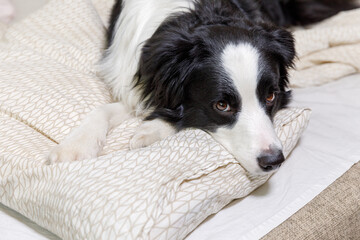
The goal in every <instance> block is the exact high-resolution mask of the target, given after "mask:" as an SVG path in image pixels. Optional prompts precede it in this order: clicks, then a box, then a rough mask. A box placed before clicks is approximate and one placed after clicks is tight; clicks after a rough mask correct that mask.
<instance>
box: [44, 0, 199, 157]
mask: <svg viewBox="0 0 360 240" xmlns="http://www.w3.org/2000/svg"><path fill="white" fill-rule="evenodd" d="M193 1H194V0H172V1H169V0H123V10H122V12H121V15H120V17H119V19H118V21H117V23H116V25H115V29H114V31H115V32H116V34H115V36H114V38H113V41H112V45H111V46H110V47H109V49H108V50H107V52H106V56H105V58H104V59H103V61H102V63H101V64H100V75H101V76H102V77H103V79H104V81H105V82H106V83H107V84H108V86H109V87H110V88H111V90H112V93H113V96H114V98H116V99H117V100H118V101H120V103H115V104H110V105H106V106H104V107H101V108H99V109H97V110H95V111H94V112H92V113H91V114H90V115H89V116H88V117H87V118H86V119H85V121H84V123H82V125H81V126H79V127H78V128H77V129H75V130H74V131H73V132H72V133H71V134H70V135H69V136H68V137H67V138H66V139H65V140H64V141H63V142H61V143H60V144H59V145H58V146H57V147H55V148H54V149H53V150H52V151H51V153H50V155H49V157H48V163H55V162H63V161H74V160H82V159H87V158H94V157H96V156H97V155H98V153H99V152H100V151H101V148H102V145H103V144H104V142H105V140H106V135H107V133H108V131H109V130H110V129H111V128H113V127H116V126H117V125H118V124H120V123H121V122H122V121H124V120H126V119H127V118H129V117H130V116H131V114H133V115H142V116H144V115H145V114H146V111H144V109H143V106H142V105H141V102H140V94H139V92H138V90H137V89H134V88H133V85H132V83H133V81H134V79H133V78H134V75H135V74H136V71H137V68H138V63H139V59H140V54H141V48H142V46H143V44H144V42H145V41H146V40H147V39H148V38H150V37H151V36H152V35H153V33H154V32H155V31H156V29H157V28H158V27H159V25H160V24H161V23H162V22H163V21H164V20H165V19H166V18H167V17H168V16H170V15H171V14H173V13H176V12H179V11H189V9H191V8H193ZM174 133H175V129H174V128H173V127H172V126H170V125H169V124H168V123H166V122H164V121H162V120H153V121H150V122H147V123H144V124H143V125H142V126H141V127H140V128H139V132H138V133H137V134H135V136H134V138H133V139H132V140H131V143H130V145H131V147H132V148H138V147H143V146H147V145H149V144H151V143H153V142H156V141H158V140H161V139H163V138H165V137H167V136H169V135H171V134H174Z"/></svg>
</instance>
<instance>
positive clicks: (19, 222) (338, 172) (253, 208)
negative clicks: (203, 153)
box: [0, 75, 360, 240]
mask: <svg viewBox="0 0 360 240" xmlns="http://www.w3.org/2000/svg"><path fill="white" fill-rule="evenodd" d="M293 92H294V101H293V103H292V104H293V105H294V106H307V107H310V108H312V110H313V114H312V119H311V121H310V124H309V126H308V130H307V131H305V133H304V135H303V137H302V138H301V140H300V142H299V144H298V146H297V147H296V148H295V150H294V151H293V152H292V154H291V155H290V157H289V158H288V160H287V161H286V163H285V164H284V166H282V168H281V169H280V171H279V172H277V173H276V174H275V175H274V176H273V177H272V178H271V179H270V180H269V181H268V183H266V184H265V185H263V186H262V187H260V188H259V189H258V190H256V191H255V192H253V193H252V194H251V195H250V196H248V197H247V198H245V199H242V200H238V201H234V202H232V203H231V204H230V205H229V206H227V207H226V208H224V209H223V210H222V211H220V212H219V213H218V214H216V215H214V216H211V217H209V218H208V219H207V220H206V221H205V222H204V223H202V224H201V225H200V226H199V227H198V228H197V229H195V230H194V231H193V232H192V233H191V234H190V235H189V236H188V237H187V239H188V240H200V239H259V238H261V237H264V236H266V235H267V234H268V233H269V232H271V231H272V232H271V233H270V234H269V235H268V236H269V239H271V238H270V237H271V235H272V236H274V232H275V234H276V231H277V227H278V226H279V225H280V227H279V228H284V225H285V226H286V224H287V221H293V219H292V218H293V217H294V216H296V215H297V214H295V213H296V212H298V211H299V210H300V209H301V208H304V209H306V208H307V206H306V204H308V203H309V202H310V201H311V200H312V199H313V198H315V197H316V196H317V195H319V194H320V193H321V192H322V191H324V189H326V188H327V187H328V186H330V185H331V184H332V183H333V182H334V181H335V180H336V179H338V178H339V177H340V176H342V175H343V174H344V173H345V172H346V171H348V170H349V169H350V168H351V167H352V166H353V165H354V164H355V163H357V162H358V161H359V160H360V148H359V147H358V144H359V142H360V124H359V119H360V102H359V101H357V96H358V95H359V93H360V75H353V76H350V77H347V78H344V79H341V80H339V81H336V82H333V83H330V84H326V85H323V86H320V87H311V88H304V89H294V90H293ZM358 169H359V168H352V171H355V172H356V171H358ZM355 176H359V173H357V174H355ZM351 181H355V182H356V181H357V183H360V179H358V178H356V177H355V178H354V179H352V180H351ZM335 184H336V182H335ZM353 184H354V183H353ZM328 189H330V190H331V188H328ZM328 189H327V191H329V190H328ZM332 189H334V190H333V191H335V190H336V188H332ZM324 192H326V190H325V191H324ZM324 192H323V193H321V194H320V195H319V196H321V195H322V194H324ZM331 192H332V191H330V193H331ZM327 194H329V193H327ZM353 194H354V193H353ZM319 196H318V197H319ZM336 196H337V197H338V198H340V197H341V194H340V195H336ZM337 200H339V199H337ZM334 201H335V200H334ZM355 203H356V201H355ZM357 203H359V201H357ZM352 205H354V204H352ZM304 206H305V207H304ZM359 208H360V207H359V204H358V205H356V204H355V206H354V207H353V208H352V209H353V210H354V211H353V212H351V213H348V214H349V215H354V216H355V217H353V218H350V219H355V220H356V214H358V213H359V211H360V210H359ZM325 209H326V208H325ZM300 212H301V210H300ZM294 214H295V215H294ZM292 215H294V216H292ZM288 218H290V219H289V220H287V219H288ZM301 220H303V221H307V219H306V218H297V221H301ZM355 220H353V221H355ZM297 224H298V225H301V222H297ZM0 233H1V234H2V237H4V236H5V238H4V239H27V240H35V239H57V237H56V236H55V235H53V234H51V233H49V232H47V231H46V230H44V229H42V228H40V227H39V226H37V225H36V224H34V223H32V222H31V221H29V220H28V219H26V218H24V217H22V216H21V215H20V214H17V213H16V212H14V211H12V210H9V209H7V208H6V207H4V206H1V205H0ZM318 234H320V235H318V236H321V233H318ZM265 238H266V237H265ZM273 239H274V238H273ZM298 239H301V238H298Z"/></svg>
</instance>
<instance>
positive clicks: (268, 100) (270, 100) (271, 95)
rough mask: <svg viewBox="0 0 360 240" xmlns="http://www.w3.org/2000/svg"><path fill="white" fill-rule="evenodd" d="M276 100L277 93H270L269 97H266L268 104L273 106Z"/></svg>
mask: <svg viewBox="0 0 360 240" xmlns="http://www.w3.org/2000/svg"><path fill="white" fill-rule="evenodd" d="M275 98H276V94H275V93H270V94H269V95H268V96H267V97H266V103H267V104H269V105H271V104H272V103H273V102H274V101H275Z"/></svg>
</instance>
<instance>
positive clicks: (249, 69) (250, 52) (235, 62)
mask: <svg viewBox="0 0 360 240" xmlns="http://www.w3.org/2000/svg"><path fill="white" fill-rule="evenodd" d="M222 63H223V67H224V69H225V71H226V72H227V74H229V76H230V78H231V79H232V80H233V81H234V85H235V87H236V89H237V91H238V92H239V93H240V95H241V98H242V101H246V100H250V99H252V100H254V97H255V98H256V88H257V78H258V72H259V71H258V70H259V66H258V65H259V64H258V63H259V53H258V51H257V50H256V49H255V48H254V47H252V46H251V45H250V44H248V43H241V44H237V45H235V44H230V45H228V46H226V48H225V49H224V51H223V54H222ZM249 98H250V99H249Z"/></svg>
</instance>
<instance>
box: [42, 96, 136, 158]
mask: <svg viewBox="0 0 360 240" xmlns="http://www.w3.org/2000/svg"><path fill="white" fill-rule="evenodd" d="M130 117H131V114H130V112H129V109H128V108H127V107H126V106H125V105H124V104H122V103H112V104H107V105H104V106H102V107H101V108H98V109H96V110H95V111H93V112H91V113H90V114H89V115H88V116H87V118H86V119H85V121H84V122H83V123H82V124H81V125H80V126H79V127H78V128H76V129H74V130H73V131H72V132H71V134H70V135H69V136H67V137H66V138H65V139H64V140H63V141H62V142H61V143H60V144H59V145H57V146H56V147H55V148H54V149H52V151H51V153H50V155H49V156H48V164H51V163H56V162H69V161H75V160H83V159H89V158H95V157H97V155H98V153H99V152H100V151H101V149H102V147H103V145H104V143H105V141H106V135H107V133H108V132H109V131H110V130H111V129H112V128H114V127H116V126H117V125H119V124H120V123H121V122H123V121H125V120H126V119H128V118H130Z"/></svg>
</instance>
